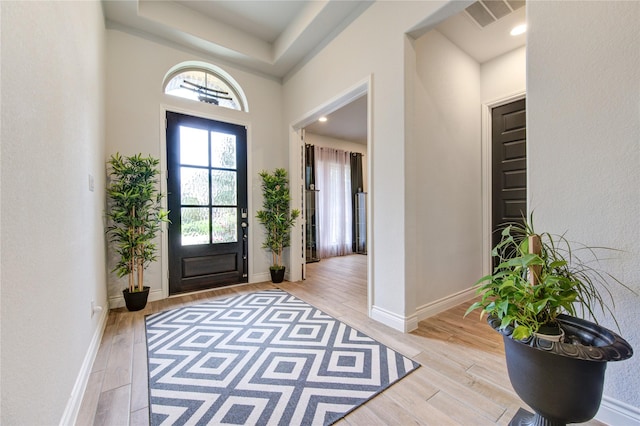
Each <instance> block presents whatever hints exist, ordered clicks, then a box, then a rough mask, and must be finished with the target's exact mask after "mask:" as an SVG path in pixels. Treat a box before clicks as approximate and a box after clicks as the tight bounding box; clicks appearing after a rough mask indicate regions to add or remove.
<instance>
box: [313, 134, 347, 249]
mask: <svg viewBox="0 0 640 426" xmlns="http://www.w3.org/2000/svg"><path fill="white" fill-rule="evenodd" d="M315 159H316V189H318V190H319V193H318V206H317V207H318V245H317V247H318V257H320V258H321V259H322V258H326V257H332V256H342V255H345V254H350V253H352V252H353V251H352V244H351V243H352V239H351V232H352V231H351V229H352V220H353V214H352V211H351V210H352V208H353V207H352V203H351V166H350V160H349V153H348V152H346V151H342V150H339V149H333V148H326V147H319V146H316V147H315Z"/></svg>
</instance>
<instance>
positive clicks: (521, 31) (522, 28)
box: [510, 24, 527, 36]
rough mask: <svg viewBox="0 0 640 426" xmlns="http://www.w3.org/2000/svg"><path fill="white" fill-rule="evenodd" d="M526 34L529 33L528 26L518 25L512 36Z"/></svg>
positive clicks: (514, 28)
mask: <svg viewBox="0 0 640 426" xmlns="http://www.w3.org/2000/svg"><path fill="white" fill-rule="evenodd" d="M525 32H527V24H520V25H517V26H515V27H513V29H512V30H511V33H510V34H511V35H512V36H517V35H520V34H524V33H525Z"/></svg>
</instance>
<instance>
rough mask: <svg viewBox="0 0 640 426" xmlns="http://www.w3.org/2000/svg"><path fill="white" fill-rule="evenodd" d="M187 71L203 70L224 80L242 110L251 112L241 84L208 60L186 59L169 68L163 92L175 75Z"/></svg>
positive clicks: (165, 76)
mask: <svg viewBox="0 0 640 426" xmlns="http://www.w3.org/2000/svg"><path fill="white" fill-rule="evenodd" d="M186 71H202V72H205V73H208V74H212V75H213V76H214V77H216V78H218V79H220V80H222V81H223V82H224V83H226V84H227V86H229V88H230V89H231V90H232V91H233V94H234V96H235V98H236V99H237V100H238V103H239V104H240V111H244V112H249V102H248V101H247V97H246V96H245V94H244V91H243V90H242V87H241V86H240V84H238V82H237V81H236V80H235V79H234V78H233V77H232V76H231V75H230V74H229V73H228V72H226V71H225V70H223V69H222V68H220V67H217V66H215V65H212V64H209V63H206V62H201V61H186V62H181V63H179V64H177V65H175V66H173V67H171V69H169V71H167V73H166V74H165V75H164V80H163V83H162V93H165V90H166V88H167V85H168V84H169V82H170V81H171V80H172V79H173V78H174V77H175V76H177V75H178V74H180V73H183V72H186ZM222 108H225V107H222Z"/></svg>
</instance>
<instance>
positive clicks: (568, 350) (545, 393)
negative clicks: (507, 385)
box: [488, 315, 633, 426]
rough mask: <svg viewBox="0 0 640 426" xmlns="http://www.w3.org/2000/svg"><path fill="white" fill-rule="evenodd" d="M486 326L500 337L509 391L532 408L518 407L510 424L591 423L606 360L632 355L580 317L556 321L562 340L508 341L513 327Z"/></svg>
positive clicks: (616, 338) (614, 338)
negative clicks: (511, 390)
mask: <svg viewBox="0 0 640 426" xmlns="http://www.w3.org/2000/svg"><path fill="white" fill-rule="evenodd" d="M488 322H489V324H490V325H491V326H492V327H493V328H494V329H495V330H497V331H499V332H500V333H502V334H503V340H504V350H505V356H506V361H507V370H508V372H509V379H510V380H511V384H512V385H513V389H514V390H515V391H516V393H517V394H518V396H519V397H520V398H522V400H523V401H524V402H525V403H527V404H528V405H529V406H530V407H531V408H533V409H534V410H535V414H531V413H528V412H527V411H525V410H523V409H521V410H520V411H518V413H517V414H516V416H515V417H514V418H513V419H512V420H511V423H509V424H510V425H540V426H542V425H548V426H556V425H558V426H559V425H563V426H564V425H566V424H567V423H582V422H586V421H588V420H590V419H592V418H593V417H594V416H595V415H596V413H597V412H598V408H599V407H600V401H601V399H602V388H603V383H604V373H605V369H606V367H607V362H609V361H621V360H624V359H627V358H630V357H631V356H632V355H633V349H632V348H631V346H630V345H629V343H627V342H626V341H625V340H624V339H623V338H622V337H620V336H618V335H617V334H615V333H614V332H612V331H610V330H608V329H606V328H604V327H601V326H599V325H597V324H594V323H592V322H589V321H585V320H582V319H579V318H574V317H569V316H566V315H561V316H560V317H559V318H558V322H560V326H561V328H562V329H563V330H564V332H565V339H564V341H560V342H550V341H548V340H543V339H540V338H537V337H531V338H529V339H527V340H522V341H520V340H514V339H512V338H511V333H512V332H513V329H512V328H507V329H505V330H498V328H499V327H500V320H498V319H497V318H495V317H490V318H489V319H488Z"/></svg>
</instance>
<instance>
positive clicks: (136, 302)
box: [122, 286, 149, 312]
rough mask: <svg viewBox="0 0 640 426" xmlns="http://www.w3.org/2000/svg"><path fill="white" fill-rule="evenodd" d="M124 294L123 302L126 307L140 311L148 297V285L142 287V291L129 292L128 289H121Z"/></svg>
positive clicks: (145, 304)
mask: <svg viewBox="0 0 640 426" xmlns="http://www.w3.org/2000/svg"><path fill="white" fill-rule="evenodd" d="M122 295H123V296H124V303H125V304H126V305H127V309H128V310H130V311H132V312H133V311H140V310H142V309H144V307H145V306H147V299H148V298H149V287H147V286H144V287H142V291H134V292H133V293H129V289H128V288H126V289H124V290H122Z"/></svg>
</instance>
